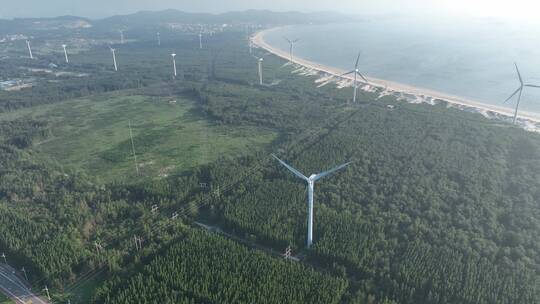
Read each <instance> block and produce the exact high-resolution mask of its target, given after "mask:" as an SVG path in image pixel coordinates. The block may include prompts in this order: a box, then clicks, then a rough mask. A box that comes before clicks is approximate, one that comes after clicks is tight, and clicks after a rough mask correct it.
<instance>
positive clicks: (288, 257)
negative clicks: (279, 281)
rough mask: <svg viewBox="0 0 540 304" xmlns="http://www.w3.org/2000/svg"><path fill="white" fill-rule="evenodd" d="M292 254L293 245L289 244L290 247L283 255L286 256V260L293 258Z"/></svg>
mask: <svg viewBox="0 0 540 304" xmlns="http://www.w3.org/2000/svg"><path fill="white" fill-rule="evenodd" d="M291 254H292V249H291V246H288V247H287V248H286V249H285V253H284V254H283V257H284V258H285V260H288V259H290V258H291Z"/></svg>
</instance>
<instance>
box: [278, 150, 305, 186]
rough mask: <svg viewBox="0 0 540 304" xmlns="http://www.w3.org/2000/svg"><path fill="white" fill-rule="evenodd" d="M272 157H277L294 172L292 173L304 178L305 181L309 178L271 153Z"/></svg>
mask: <svg viewBox="0 0 540 304" xmlns="http://www.w3.org/2000/svg"><path fill="white" fill-rule="evenodd" d="M272 157H273V158H275V159H277V160H278V161H279V162H280V163H281V164H282V165H283V166H285V167H286V168H287V169H289V170H290V171H291V172H292V173H294V175H296V176H298V177H299V178H301V179H303V180H305V181H308V180H309V179H308V178H307V177H305V176H304V174H302V173H300V171H298V170H296V169H295V168H293V167H291V166H289V165H287V164H286V163H285V162H284V161H282V160H281V159H279V158H278V157H277V156H275V155H274V154H272Z"/></svg>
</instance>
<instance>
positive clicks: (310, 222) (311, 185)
mask: <svg viewBox="0 0 540 304" xmlns="http://www.w3.org/2000/svg"><path fill="white" fill-rule="evenodd" d="M272 156H273V157H274V158H275V159H277V160H278V161H279V162H280V163H281V164H282V165H283V166H285V168H287V169H289V170H290V171H291V172H292V173H293V174H294V175H296V176H297V177H299V178H301V179H303V180H305V181H306V182H307V184H308V213H309V217H308V231H307V247H308V248H309V247H311V245H312V244H313V192H314V186H315V182H316V181H318V180H319V179H321V178H323V177H325V176H328V175H330V174H332V173H334V172H336V171H338V170H341V169H343V168H345V167H347V166H348V165H349V164H351V162H348V163H346V164H343V165H340V166H337V167H335V168H334V169H330V170H328V171H325V172H322V173H319V174H312V175H311V176H310V177H306V176H305V175H303V174H302V173H300V171H298V170H296V169H295V168H293V167H291V166H289V165H287V164H286V163H285V162H284V161H282V160H281V159H279V158H277V156H275V155H273V154H272Z"/></svg>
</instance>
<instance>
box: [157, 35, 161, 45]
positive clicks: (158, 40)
mask: <svg viewBox="0 0 540 304" xmlns="http://www.w3.org/2000/svg"><path fill="white" fill-rule="evenodd" d="M157 45H158V46H161V35H160V34H159V32H157Z"/></svg>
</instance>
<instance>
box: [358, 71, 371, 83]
mask: <svg viewBox="0 0 540 304" xmlns="http://www.w3.org/2000/svg"><path fill="white" fill-rule="evenodd" d="M358 75H359V76H360V77H362V79H364V81H365V82H369V81H368V80H367V79H366V77H364V75H362V74H361V73H360V72H358Z"/></svg>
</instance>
